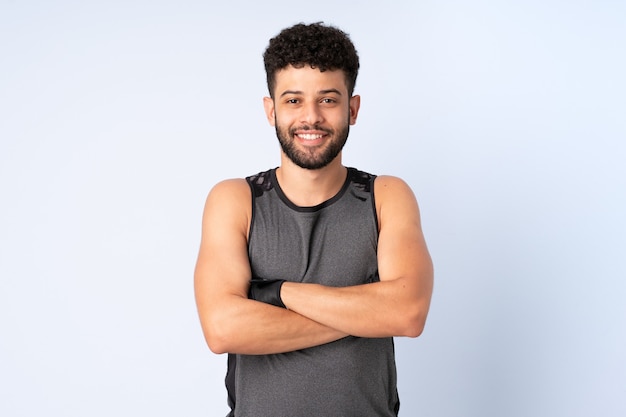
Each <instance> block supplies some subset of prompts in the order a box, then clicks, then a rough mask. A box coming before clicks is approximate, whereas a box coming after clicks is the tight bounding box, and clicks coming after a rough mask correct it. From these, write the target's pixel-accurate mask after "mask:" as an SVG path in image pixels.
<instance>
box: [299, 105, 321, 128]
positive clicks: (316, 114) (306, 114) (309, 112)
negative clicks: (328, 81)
mask: <svg viewBox="0 0 626 417" xmlns="http://www.w3.org/2000/svg"><path fill="white" fill-rule="evenodd" d="M323 120H324V116H323V114H322V112H321V109H320V107H319V104H318V103H316V102H314V101H313V102H309V103H307V104H306V105H304V106H302V114H301V120H300V121H301V122H302V123H304V124H307V125H309V126H315V125H316V124H319V123H321V122H322V121H323Z"/></svg>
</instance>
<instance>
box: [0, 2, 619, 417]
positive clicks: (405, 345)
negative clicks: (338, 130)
mask: <svg viewBox="0 0 626 417" xmlns="http://www.w3.org/2000/svg"><path fill="white" fill-rule="evenodd" d="M320 20H323V21H325V22H327V23H331V24H335V25H338V26H339V27H341V28H342V29H344V30H345V31H347V32H348V33H350V35H351V37H352V39H353V40H354V42H355V44H356V46H357V49H358V50H359V53H360V56H361V67H362V70H361V74H360V77H359V80H358V82H357V88H356V93H358V94H360V95H361V96H362V109H361V113H360V117H359V121H358V122H357V125H356V126H354V127H353V129H352V130H351V136H350V139H349V140H348V145H347V146H346V149H345V152H344V162H345V163H346V164H347V165H350V166H355V167H358V168H360V169H364V170H367V171H370V172H374V173H378V174H391V175H397V176H400V177H402V178H404V179H405V180H406V181H407V182H408V183H409V184H410V185H411V186H412V187H413V189H414V191H415V193H416V195H417V197H418V200H419V202H420V205H421V210H422V217H423V224H424V232H425V234H426V237H427V240H428V243H429V247H430V250H431V252H432V256H433V259H434V262H435V269H436V284H435V292H434V296H433V303H432V309H431V314H430V317H429V320H428V323H427V327H426V330H425V332H424V334H423V335H422V336H421V337H420V338H418V339H396V347H397V362H398V368H399V388H400V395H401V400H402V410H401V415H403V416H431V417H465V416H468V417H473V416H476V417H485V416H493V417H501V416H507V417H517V416H520V417H521V416H531V417H540V416H545V417H554V416H567V417H576V416H615V417H617V416H620V417H621V416H623V415H626V331H625V330H626V324H625V323H626V306H625V305H624V297H625V296H626V283H625V278H626V266H625V255H626V221H625V220H624V216H625V214H626V192H625V190H626V169H625V167H624V165H625V164H624V161H625V160H626V144H625V141H626V117H625V116H626V98H625V97H626V82H625V80H624V79H625V77H624V74H626V58H625V51H626V29H625V26H624V22H625V21H626V3H624V2H622V1H610V0H598V1H577V0H574V1H559V0H546V1H533V0H530V1H525V2H521V1H486V0H477V1H472V2H463V1H453V0H439V1H434V0H433V1H403V2H393V1H390V2H385V3H383V2H379V1H352V2H349V1H346V2H337V1H327V0H320V1H317V2H308V3H306V2H304V3H297V2H296V3H294V2H291V1H278V0H268V1H263V2H256V1H231V2H228V3H227V4H226V2H219V3H218V2H203V1H192V0H183V1H177V2H173V1H132V0H131V1H108V2H85V1H69V0H68V1H63V0H58V1H16V0H14V1H11V0H1V1H0V199H1V200H0V201H1V204H0V392H1V393H2V394H1V395H0V415H3V416H42V415H45V416H64V417H66V416H94V417H95V416H111V415H121V416H136V415H150V416H174V415H177V416H206V415H210V416H221V415H224V414H225V413H226V399H225V390H224V387H223V377H224V373H225V370H226V357H225V356H218V355H214V354H212V353H210V352H209V350H208V348H207V347H206V345H205V343H204V340H203V338H202V334H201V331H200V326H199V323H198V319H197V316H196V311H195V304H194V299H193V285H192V275H193V268H194V263H195V258H196V254H197V250H198V244H199V238H200V218H201V213H202V207H203V203H204V198H205V196H206V194H207V192H208V191H209V189H210V188H211V187H212V185H213V184H215V183H216V182H217V181H219V180H221V179H224V178H229V177H243V176H245V175H249V174H252V173H256V172H258V171H261V170H264V169H267V168H270V167H273V166H276V165H278V163H279V148H278V146H277V143H276V138H275V135H274V131H273V129H272V128H271V127H270V126H269V125H268V124H267V121H266V120H265V117H264V114H263V109H262V97H263V96H264V95H266V87H265V78H264V72H263V66H262V59H261V55H262V52H263V50H264V48H265V46H266V45H267V41H268V39H269V38H270V37H272V36H274V35H275V34H276V33H277V32H278V31H279V30H280V29H282V28H283V27H286V26H289V25H291V24H293V23H297V22H300V21H304V22H313V21H320Z"/></svg>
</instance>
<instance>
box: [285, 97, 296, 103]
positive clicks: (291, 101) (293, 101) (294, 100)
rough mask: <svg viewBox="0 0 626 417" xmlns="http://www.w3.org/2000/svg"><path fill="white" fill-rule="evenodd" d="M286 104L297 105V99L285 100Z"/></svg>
mask: <svg viewBox="0 0 626 417" xmlns="http://www.w3.org/2000/svg"><path fill="white" fill-rule="evenodd" d="M287 103H289V104H298V99H297V98H290V99H289V100H287Z"/></svg>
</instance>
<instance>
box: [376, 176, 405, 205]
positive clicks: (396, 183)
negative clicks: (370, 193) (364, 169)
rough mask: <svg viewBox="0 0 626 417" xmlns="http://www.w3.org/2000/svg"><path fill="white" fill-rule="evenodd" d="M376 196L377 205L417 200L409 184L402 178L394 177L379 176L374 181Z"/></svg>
mask: <svg viewBox="0 0 626 417" xmlns="http://www.w3.org/2000/svg"><path fill="white" fill-rule="evenodd" d="M374 194H375V195H376V201H377V203H384V202H387V201H397V200H398V199H404V198H408V199H414V198H415V195H414V194H413V190H411V187H410V186H409V184H407V183H406V181H404V180H403V179H402V178H400V177H395V176H393V175H379V176H377V177H376V179H375V181H374Z"/></svg>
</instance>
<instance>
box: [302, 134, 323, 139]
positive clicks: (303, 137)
mask: <svg viewBox="0 0 626 417" xmlns="http://www.w3.org/2000/svg"><path fill="white" fill-rule="evenodd" d="M298 137H300V138H301V139H304V140H315V139H319V138H321V137H322V135H311V134H300V135H298Z"/></svg>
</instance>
